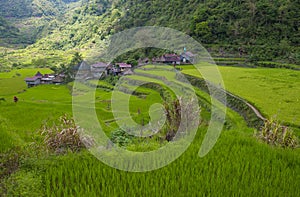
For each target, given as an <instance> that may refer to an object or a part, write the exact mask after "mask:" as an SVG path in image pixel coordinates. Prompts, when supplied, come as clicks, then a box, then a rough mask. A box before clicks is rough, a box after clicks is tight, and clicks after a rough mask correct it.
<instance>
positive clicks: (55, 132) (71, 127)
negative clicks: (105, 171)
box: [41, 114, 94, 154]
mask: <svg viewBox="0 0 300 197" xmlns="http://www.w3.org/2000/svg"><path fill="white" fill-rule="evenodd" d="M80 132H81V129H80V128H79V127H78V126H76V124H75V121H74V120H73V119H71V118H69V117H68V116H67V115H66V114H65V115H63V116H61V117H60V118H59V123H58V124H55V123H54V124H53V125H52V126H48V125H47V124H45V125H44V126H43V127H42V129H41V134H42V135H43V136H44V137H45V138H44V143H45V145H46V147H47V149H48V150H50V151H54V152H55V153H58V154H62V153H66V152H67V151H71V152H77V151H80V150H81V149H83V148H85V145H86V146H88V147H91V146H92V145H93V144H94V141H93V139H92V138H91V137H89V136H86V137H81V136H80V134H79V133H80Z"/></svg>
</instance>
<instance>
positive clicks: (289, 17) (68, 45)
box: [0, 0, 300, 64]
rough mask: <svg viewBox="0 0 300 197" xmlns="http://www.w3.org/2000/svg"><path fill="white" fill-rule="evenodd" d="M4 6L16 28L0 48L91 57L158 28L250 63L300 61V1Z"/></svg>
mask: <svg viewBox="0 0 300 197" xmlns="http://www.w3.org/2000/svg"><path fill="white" fill-rule="evenodd" d="M0 5H1V6H0V7H1V9H0V16H2V17H4V18H5V20H8V21H9V22H10V24H13V25H11V26H7V25H5V27H4V28H2V31H4V33H3V38H1V41H0V44H2V45H5V46H7V44H15V45H19V46H20V45H21V46H23V47H24V46H28V45H31V44H33V45H32V46H30V47H29V48H27V49H26V50H28V51H29V52H31V51H35V50H38V51H39V50H58V51H66V50H72V49H76V50H81V51H83V52H84V53H86V54H89V55H91V54H93V51H99V50H101V48H102V46H103V43H104V41H105V39H107V38H108V37H109V36H110V35H112V34H114V33H115V32H119V31H121V30H124V29H127V28H131V27H138V26H145V25H157V26H167V27H171V28H175V29H177V30H180V31H183V32H185V33H187V34H189V35H191V36H193V37H194V38H195V39H197V40H198V41H200V42H201V43H203V44H204V45H205V47H206V48H207V49H209V51H210V52H211V53H212V55H213V56H220V55H221V56H225V57H228V56H230V57H232V56H239V50H241V51H242V56H243V57H244V58H246V60H248V61H259V60H264V61H266V60H268V61H280V62H286V63H294V64H299V62H300V55H299V54H300V51H299V44H300V36H299V20H298V18H299V17H300V10H299V9H300V3H299V1H292V2H291V1H288V0H275V1H272V3H270V2H269V1H266V0H259V1H256V0H247V1H233V0H230V1H219V0H210V1H202V0H193V1H188V2H186V1H183V0H174V1H171V2H169V1H165V0H162V1H158V0H154V1H140V0H129V1H124V0H120V1H111V0H101V1H100V0H81V1H80V0H79V1H75V0H74V1H70V0H68V1H61V0H51V1H46V0H43V1H36V0H22V1H18V2H17V3H16V2H13V1H4V0H2V1H0ZM12 5H13V6H12ZM10 37H13V38H14V39H6V38H10ZM57 53H59V52H57ZM57 53H56V55H58V54H57ZM5 64H8V63H7V62H6V63H5Z"/></svg>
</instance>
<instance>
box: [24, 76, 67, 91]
mask: <svg viewBox="0 0 300 197" xmlns="http://www.w3.org/2000/svg"><path fill="white" fill-rule="evenodd" d="M25 82H26V84H27V87H28V88H30V87H34V86H37V85H40V84H62V83H63V82H64V77H62V76H60V75H57V76H55V75H54V74H45V75H43V74H42V73H40V72H37V73H36V74H35V75H34V76H33V77H27V78H26V79H25Z"/></svg>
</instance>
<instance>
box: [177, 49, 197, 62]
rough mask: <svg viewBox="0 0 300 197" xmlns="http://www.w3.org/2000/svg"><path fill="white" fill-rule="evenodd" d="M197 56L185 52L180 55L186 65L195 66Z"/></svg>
mask: <svg viewBox="0 0 300 197" xmlns="http://www.w3.org/2000/svg"><path fill="white" fill-rule="evenodd" d="M195 57H196V55H195V54H193V53H192V52H189V51H184V52H183V53H181V55H180V61H181V62H182V63H184V64H193V63H194V62H195Z"/></svg>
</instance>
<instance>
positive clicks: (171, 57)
mask: <svg viewBox="0 0 300 197" xmlns="http://www.w3.org/2000/svg"><path fill="white" fill-rule="evenodd" d="M195 57H196V56H195V55H194V54H193V53H191V52H187V51H186V50H184V52H183V53H181V54H180V55H177V54H164V55H162V56H161V57H155V58H152V59H151V60H150V59H149V58H146V59H143V60H141V59H140V60H139V61H138V65H139V66H142V65H146V64H150V63H151V64H170V65H174V66H175V65H184V64H193V63H194V62H195ZM132 68H133V66H132V65H131V64H127V63H115V64H111V63H110V64H108V63H104V62H98V63H96V64H92V65H89V64H88V63H87V62H85V61H83V62H82V63H81V64H78V65H77V66H74V67H73V73H74V76H73V78H75V79H79V80H89V79H100V78H102V77H104V76H108V75H114V76H118V75H131V74H133V71H132ZM65 74H66V73H61V74H44V75H43V74H41V73H40V72H37V73H36V75H35V76H33V77H29V78H26V79H25V82H26V84H27V86H28V87H33V86H37V85H40V84H56V85H59V84H62V83H63V82H64V79H65Z"/></svg>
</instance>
